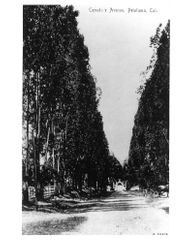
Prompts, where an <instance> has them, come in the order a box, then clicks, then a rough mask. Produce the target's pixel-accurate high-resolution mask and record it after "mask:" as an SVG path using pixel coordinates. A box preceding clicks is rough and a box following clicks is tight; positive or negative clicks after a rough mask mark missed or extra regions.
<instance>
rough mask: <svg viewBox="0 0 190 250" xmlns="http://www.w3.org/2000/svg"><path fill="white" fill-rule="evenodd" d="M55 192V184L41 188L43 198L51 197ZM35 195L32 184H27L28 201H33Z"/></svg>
mask: <svg viewBox="0 0 190 250" xmlns="http://www.w3.org/2000/svg"><path fill="white" fill-rule="evenodd" d="M54 194H55V186H54V185H48V186H45V187H44V189H43V198H44V199H48V198H49V197H51V195H54ZM35 197H36V190H35V187H33V186H29V187H28V198H29V201H33V200H34V199H35Z"/></svg>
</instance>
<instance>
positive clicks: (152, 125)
mask: <svg viewBox="0 0 190 250" xmlns="http://www.w3.org/2000/svg"><path fill="white" fill-rule="evenodd" d="M169 41H170V33H169V22H168V24H167V26H166V27H165V29H164V30H163V31H162V32H161V27H159V28H158V29H157V32H156V35H155V36H154V37H152V38H151V46H153V48H154V50H155V53H154V56H153V63H152V62H151V64H150V66H149V67H148V73H149V72H150V70H151V73H149V74H150V77H149V78H148V80H147V81H146V82H145V84H144V86H141V87H140V88H139V92H140V94H141V96H140V100H139V107H138V111H137V113H136V115H135V121H134V127H133V134H132V139H131V144H130V151H129V162H128V173H129V175H133V179H132V182H134V183H138V184H141V185H145V186H152V187H154V186H157V185H159V184H166V183H168V181H169Z"/></svg>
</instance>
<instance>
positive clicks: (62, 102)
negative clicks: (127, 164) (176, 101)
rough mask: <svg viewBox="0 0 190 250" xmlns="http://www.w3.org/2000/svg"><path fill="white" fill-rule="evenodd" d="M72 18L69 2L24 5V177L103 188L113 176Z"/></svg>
mask: <svg viewBox="0 0 190 250" xmlns="http://www.w3.org/2000/svg"><path fill="white" fill-rule="evenodd" d="M77 16H78V12H77V11H75V10H74V9H73V6H66V7H64V8H63V7H61V6H58V5H51V6H45V5H43V6H40V5H35V6H32V5H30V6H24V8H23V24H24V26H23V181H24V182H25V184H26V183H27V185H35V186H36V190H38V189H39V190H42V189H43V187H44V186H45V185H47V184H48V183H52V182H54V183H55V182H57V183H60V185H61V191H62V192H65V188H66V187H68V186H70V187H72V188H73V189H78V190H81V189H82V186H83V185H84V183H86V185H87V186H91V187H94V188H99V189H105V186H106V184H107V181H108V177H109V176H113V175H114V174H113V172H114V170H113V169H112V167H111V166H112V165H113V164H114V163H113V162H112V160H113V159H115V157H114V156H110V153H109V148H108V142H107V139H106V137H105V134H104V130H103V122H102V116H101V114H100V112H99V111H98V103H99V100H100V96H101V95H100V93H101V91H100V90H99V89H98V88H97V87H96V81H95V78H94V77H93V75H92V74H91V72H90V65H89V53H88V49H87V47H86V46H85V45H84V37H83V36H82V35H81V34H80V33H79V30H78V28H77V20H76V17H77ZM110 160H111V162H112V163H111V164H110Z"/></svg>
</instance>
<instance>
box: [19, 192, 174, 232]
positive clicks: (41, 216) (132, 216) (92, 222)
mask: <svg viewBox="0 0 190 250" xmlns="http://www.w3.org/2000/svg"><path fill="white" fill-rule="evenodd" d="M168 212H169V207H168V198H151V197H144V196H142V194H141V193H139V192H134V191H133V192H132V191H129V192H125V191H120V192H114V193H113V194H112V195H111V196H109V197H107V198H104V199H98V200H91V201H87V202H83V206H81V207H80V208H73V209H69V210H66V211H65V213H50V214H49V213H42V212H34V211H33V212H23V234H116V235H118V234H156V235H157V234H159V235H160V234H162V235H167V234H168V223H169V222H168V217H169V216H168Z"/></svg>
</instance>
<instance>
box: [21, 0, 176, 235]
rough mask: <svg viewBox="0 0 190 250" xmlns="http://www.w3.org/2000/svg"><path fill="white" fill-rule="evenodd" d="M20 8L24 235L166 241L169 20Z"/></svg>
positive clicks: (96, 9)
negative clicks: (160, 238) (158, 237)
mask: <svg viewBox="0 0 190 250" xmlns="http://www.w3.org/2000/svg"><path fill="white" fill-rule="evenodd" d="M141 6H142V5H141ZM22 9H23V13H22V14H23V40H22V49H23V55H22V59H23V60H22V67H23V70H22V73H23V83H22V168H21V169H22V185H21V186H22V190H21V192H22V234H23V235H162V236H167V235H169V216H170V215H169V196H170V195H169V184H170V182H169V169H170V160H169V145H170V140H169V139H170V136H169V134H170V133H169V120H170V119H169V113H170V112H169V111H170V105H169V103H170V15H169V14H168V15H167V12H166V13H165V12H163V11H162V9H159V8H157V7H154V6H149V7H147V6H144V7H139V6H134V5H133V4H132V3H131V4H130V5H129V4H123V5H119V4H118V6H117V3H116V1H115V4H114V5H113V6H112V5H111V4H110V5H109V4H108V3H104V2H103V1H102V3H101V4H100V3H99V4H96V1H94V5H92V2H90V4H88V2H85V4H82V2H81V4H80V1H78V2H77V3H76V1H75V2H74V3H72V1H70V2H69V3H68V4H65V3H64V1H63V3H62V4H60V2H59V4H52V5H44V4H40V5H38V4H34V5H32V4H30V5H29V4H23V5H22ZM171 26H172V21H171Z"/></svg>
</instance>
